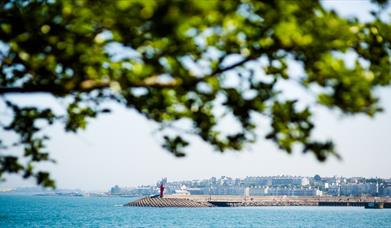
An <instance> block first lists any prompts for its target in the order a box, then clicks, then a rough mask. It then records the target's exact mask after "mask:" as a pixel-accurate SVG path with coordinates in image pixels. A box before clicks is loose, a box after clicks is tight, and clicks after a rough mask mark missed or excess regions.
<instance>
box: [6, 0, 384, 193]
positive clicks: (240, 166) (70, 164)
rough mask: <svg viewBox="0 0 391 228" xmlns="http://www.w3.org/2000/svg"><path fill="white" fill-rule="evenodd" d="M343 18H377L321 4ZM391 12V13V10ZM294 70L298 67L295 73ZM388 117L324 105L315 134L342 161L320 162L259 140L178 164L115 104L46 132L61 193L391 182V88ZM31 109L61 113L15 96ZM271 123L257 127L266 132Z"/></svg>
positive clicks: (145, 126)
mask: <svg viewBox="0 0 391 228" xmlns="http://www.w3.org/2000/svg"><path fill="white" fill-rule="evenodd" d="M322 2H323V3H324V4H325V6H326V7H331V8H335V9H336V10H337V11H338V13H340V14H341V15H343V16H352V15H356V16H358V17H359V18H360V19H362V20H369V19H370V18H371V16H370V14H369V9H370V8H371V7H372V6H371V5H370V4H369V3H368V2H367V1H359V0H356V1H353V0H351V1H341V0H335V1H322ZM388 11H389V12H390V10H388ZM291 70H295V69H291ZM282 87H283V88H284V89H288V95H291V96H299V97H300V96H301V95H300V93H302V91H300V89H298V88H294V87H289V86H285V85H282ZM377 92H378V94H380V96H381V104H382V106H383V107H384V108H385V110H386V111H385V112H384V113H381V114H378V115H377V116H376V117H375V118H373V119H370V118H369V117H366V116H363V115H358V116H354V117H349V116H344V115H342V114H341V113H339V112H337V111H330V110H327V109H325V108H321V107H319V109H318V111H317V112H316V115H315V123H316V126H317V128H316V135H317V136H319V137H320V138H331V139H333V140H334V142H335V143H336V145H337V149H338V152H339V153H340V154H341V156H342V157H343V160H342V161H338V160H336V159H335V158H331V159H328V160H327V162H326V163H319V162H317V161H316V159H315V157H314V156H313V155H312V154H302V153H295V154H293V155H287V154H286V153H283V152H280V151H279V150H278V149H277V148H276V147H275V146H274V144H272V143H271V142H268V141H266V140H264V139H263V138H262V137H259V140H258V142H257V143H256V144H254V145H253V146H252V147H251V150H249V151H243V152H240V153H233V152H229V153H225V154H220V153H218V152H214V151H213V149H212V148H211V147H210V146H208V145H206V144H204V143H202V142H201V141H199V140H193V141H192V144H191V147H190V148H189V150H188V154H187V157H186V158H183V159H177V158H175V157H173V156H172V155H171V154H169V153H168V152H166V151H164V150H163V149H161V147H160V144H159V142H158V137H156V136H154V134H153V131H154V130H156V128H157V125H156V124H154V123H152V122H149V121H147V120H145V119H144V118H143V117H142V116H140V115H138V114H137V113H135V112H134V111H131V110H127V109H125V108H123V107H121V106H118V105H112V106H113V110H114V112H113V113H112V114H110V115H102V116H100V117H99V118H98V119H96V120H93V121H91V122H90V125H89V127H88V129H87V130H86V131H82V132H80V133H79V134H77V135H75V134H67V133H64V132H63V129H62V128H61V126H55V127H53V128H51V129H48V132H49V133H50V135H51V136H52V139H51V141H50V143H49V150H50V152H51V156H52V157H53V158H54V159H55V160H57V164H50V165H47V166H45V168H47V169H49V170H50V171H51V172H52V175H53V176H54V178H55V179H56V181H57V186H58V187H60V188H81V189H84V190H107V189H108V188H109V187H111V186H113V185H115V184H118V185H120V186H136V185H140V184H153V183H155V182H156V181H157V180H159V179H160V178H162V177H167V178H168V180H169V181H170V180H179V179H186V180H189V179H202V178H209V177H211V176H222V175H224V176H232V177H245V176H266V175H280V174H289V175H303V176H312V175H315V174H320V175H321V176H332V175H338V176H340V175H342V176H367V177H375V176H378V177H387V178H389V177H391V175H390V174H391V165H390V161H391V151H390V148H391V88H388V89H382V90H379V91H377ZM13 98H14V99H17V100H19V101H20V102H23V103H25V104H37V103H39V104H50V105H51V106H54V107H57V108H61V105H60V104H59V103H58V101H55V99H53V98H52V97H51V96H46V95H29V96H14V97H13ZM265 124H266V123H262V122H260V123H259V126H260V128H262V126H265ZM7 178H8V180H7V182H5V183H1V184H0V188H2V187H15V186H29V185H32V184H33V183H34V182H33V180H27V181H26V180H21V179H20V178H17V177H7Z"/></svg>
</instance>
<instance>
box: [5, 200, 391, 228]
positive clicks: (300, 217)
mask: <svg viewBox="0 0 391 228" xmlns="http://www.w3.org/2000/svg"><path fill="white" fill-rule="evenodd" d="M130 200H132V199H130V198H98V197H57V196H11V195H0V227H1V228H3V227H25V228H28V227H391V209H382V210H374V209H372V210H371V209H364V208H359V207H247V208H245V207H242V208H137V207H122V206H121V205H122V204H124V203H127V202H128V201H130Z"/></svg>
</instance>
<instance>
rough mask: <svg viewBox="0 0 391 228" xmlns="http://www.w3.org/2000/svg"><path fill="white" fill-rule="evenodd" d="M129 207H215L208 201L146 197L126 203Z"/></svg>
mask: <svg viewBox="0 0 391 228" xmlns="http://www.w3.org/2000/svg"><path fill="white" fill-rule="evenodd" d="M124 206H129V207H213V206H214V205H212V204H210V203H208V202H196V201H193V200H189V199H175V198H151V197H145V198H141V199H138V200H135V201H132V202H129V203H127V204H125V205H124Z"/></svg>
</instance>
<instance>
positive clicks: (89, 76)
mask: <svg viewBox="0 0 391 228" xmlns="http://www.w3.org/2000/svg"><path fill="white" fill-rule="evenodd" d="M375 2H376V3H377V4H378V5H379V11H378V12H373V15H374V20H373V21H371V22H367V23H363V22H360V21H359V20H357V19H355V18H351V19H346V18H342V17H340V16H339V15H337V14H336V13H335V12H334V11H329V10H326V9H325V8H323V7H322V5H321V4H320V2H319V1H284V0H279V1H264V2H262V1H255V0H242V1H217V0H211V1H209V0H186V1H169V0H161V1H145V0H132V1H125V0H124V1H122V0H118V1H108V0H101V1H92V0H78V1H73V0H61V1H59V0H52V1H49V0H48V1H46V0H30V1H24V0H6V1H2V3H0V97H2V99H3V100H2V102H4V104H5V106H6V107H7V109H8V110H10V111H11V112H12V116H13V119H12V120H11V121H10V122H9V123H1V126H2V128H3V131H6V132H14V133H16V134H17V135H18V136H19V139H18V140H17V141H16V142H9V141H10V140H7V139H6V138H5V141H1V143H0V149H1V153H0V176H1V175H2V174H4V173H23V176H24V177H26V178H27V177H31V176H34V177H35V178H36V180H37V181H38V184H41V185H44V186H53V185H54V182H53V181H52V180H51V179H50V176H49V174H48V173H47V172H42V171H36V170H35V168H34V166H35V164H37V163H39V162H41V161H50V160H51V159H50V158H49V153H48V152H47V151H46V149H45V148H46V144H45V143H46V141H47V140H48V136H45V135H44V134H43V131H42V122H44V123H46V124H47V125H51V124H53V123H55V122H59V123H63V124H64V128H65V130H66V131H68V132H77V131H78V130H80V129H84V128H85V127H86V126H87V123H88V120H89V119H93V118H95V117H96V116H97V115H99V114H100V113H107V112H109V110H106V109H102V108H101V106H102V105H101V104H102V103H103V102H106V101H115V102H119V103H121V104H123V105H125V106H127V107H129V108H130V109H134V110H137V111H138V112H139V113H140V114H141V115H143V116H145V117H146V118H147V119H150V120H153V121H156V122H158V123H160V124H161V126H162V132H164V131H165V130H167V129H171V130H174V132H176V133H175V134H174V135H173V134H165V133H163V137H162V138H163V140H164V143H163V147H164V148H165V149H167V150H169V151H171V152H172V153H173V154H174V155H175V156H179V157H182V156H184V155H185V152H184V149H185V148H186V146H188V145H189V143H188V139H187V138H186V137H188V135H193V136H198V137H199V138H201V139H202V140H203V141H205V142H207V143H209V144H210V145H212V146H213V147H214V148H215V149H216V150H217V151H221V152H223V151H226V150H242V149H243V147H244V146H245V145H247V144H248V143H252V142H254V141H255V140H256V134H255V131H256V125H257V124H256V122H255V118H256V116H257V115H262V116H266V117H267V118H269V119H270V132H269V133H268V134H267V135H266V138H267V139H271V140H273V141H274V142H275V143H276V145H277V146H278V147H279V148H281V149H282V150H284V151H286V152H288V153H291V152H292V150H293V149H294V147H296V146H298V147H301V149H302V151H303V152H310V153H313V154H315V155H316V157H317V158H318V159H319V160H320V161H323V160H325V159H326V158H327V157H328V156H329V155H333V154H334V155H336V153H335V150H334V146H333V144H332V142H331V141H326V142H322V141H318V140H316V139H314V138H313V136H312V131H313V129H314V123H313V122H312V119H311V116H312V115H311V114H312V112H313V108H314V105H308V106H307V107H304V108H300V107H299V106H298V105H297V103H298V101H296V100H289V99H288V98H285V97H284V96H282V95H281V94H283V91H278V88H277V86H276V85H277V84H278V83H279V82H280V81H294V78H292V75H290V72H289V71H288V67H289V63H290V62H296V63H299V64H301V66H302V67H303V70H304V72H305V73H304V74H303V75H301V77H300V78H299V81H300V84H301V85H302V86H303V88H305V89H307V90H313V88H314V87H316V88H317V89H316V90H314V91H315V92H314V94H315V96H316V97H317V100H318V103H319V104H322V105H325V106H327V107H329V108H337V109H339V110H341V111H342V112H343V113H347V114H356V113H363V114H366V115H369V116H373V115H374V114H375V113H377V112H379V111H381V108H380V107H379V106H378V98H377V97H376V96H375V94H374V93H373V91H374V89H376V88H377V87H380V86H387V85H389V84H390V80H391V73H390V71H391V64H390V43H391V26H390V24H389V23H386V22H384V21H382V19H381V18H380V16H379V15H380V13H381V7H384V6H385V5H386V3H387V2H386V1H384V0H382V1H380V0H377V1H375ZM346 54H350V55H352V56H354V59H355V63H354V64H353V65H352V66H351V65H349V64H348V63H347V62H346V58H344V57H343V56H344V55H346ZM254 66H255V67H254ZM295 80H296V79H295ZM237 81H238V83H235V82H237ZM37 92H38V93H49V94H52V95H53V96H54V97H56V98H58V99H62V100H72V102H70V103H69V104H68V108H67V110H66V113H65V115H63V114H61V115H60V114H58V113H55V112H53V111H52V110H51V109H50V108H47V109H40V108H38V107H30V106H28V107H26V106H20V105H18V104H15V103H12V102H11V101H10V99H8V98H9V96H12V94H15V93H27V94H29V93H37ZM216 109H224V114H222V115H220V114H217V113H218V112H217V111H216ZM227 115H230V116H233V117H234V118H235V120H236V121H237V123H239V125H240V128H239V129H238V131H237V132H236V133H226V132H223V131H221V130H219V128H218V124H219V122H220V121H219V120H221V119H223V118H224V117H225V116H227ZM181 120H187V121H189V122H191V125H190V126H189V128H188V129H185V131H180V130H178V129H177V128H178V126H177V125H178V124H177V123H178V122H179V121H181ZM184 133H185V134H187V135H186V136H185V135H184ZM10 147H22V148H24V157H25V159H27V162H25V163H22V162H21V161H20V158H18V157H17V156H14V155H9V154H6V151H7V149H9V148H10Z"/></svg>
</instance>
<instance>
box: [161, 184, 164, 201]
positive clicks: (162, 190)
mask: <svg viewBox="0 0 391 228" xmlns="http://www.w3.org/2000/svg"><path fill="white" fill-rule="evenodd" d="M163 192H164V185H163V183H161V184H160V198H163Z"/></svg>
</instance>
